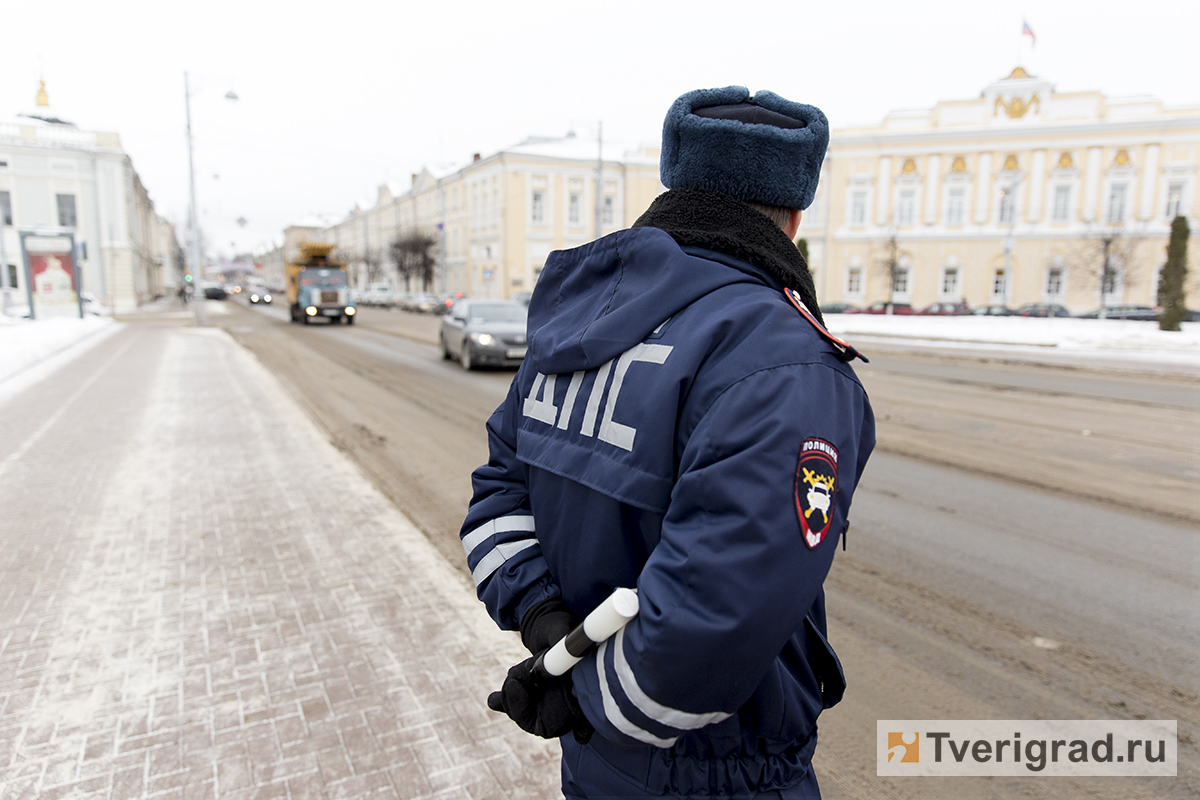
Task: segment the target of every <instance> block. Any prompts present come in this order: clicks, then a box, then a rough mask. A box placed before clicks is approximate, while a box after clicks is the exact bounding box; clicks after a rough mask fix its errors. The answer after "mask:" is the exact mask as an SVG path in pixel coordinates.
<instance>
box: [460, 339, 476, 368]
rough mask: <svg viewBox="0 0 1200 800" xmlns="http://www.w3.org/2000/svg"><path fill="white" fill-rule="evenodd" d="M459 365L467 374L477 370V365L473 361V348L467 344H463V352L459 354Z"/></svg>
mask: <svg viewBox="0 0 1200 800" xmlns="http://www.w3.org/2000/svg"><path fill="white" fill-rule="evenodd" d="M458 363H459V364H462V368H463V369H465V370H466V371H467V372H470V371H471V370H473V369H475V363H474V362H473V361H471V348H470V347H469V346H467V343H466V342H463V348H462V352H460V353H459V354H458Z"/></svg>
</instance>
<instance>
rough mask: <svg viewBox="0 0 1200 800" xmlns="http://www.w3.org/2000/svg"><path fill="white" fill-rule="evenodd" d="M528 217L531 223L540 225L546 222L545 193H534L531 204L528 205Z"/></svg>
mask: <svg viewBox="0 0 1200 800" xmlns="http://www.w3.org/2000/svg"><path fill="white" fill-rule="evenodd" d="M529 217H530V219H531V220H533V222H535V223H537V224H539V225H540V224H542V223H544V222H545V221H546V193H545V192H542V191H535V192H534V193H533V202H532V203H531V204H530V212H529Z"/></svg>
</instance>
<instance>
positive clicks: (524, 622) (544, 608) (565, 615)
mask: <svg viewBox="0 0 1200 800" xmlns="http://www.w3.org/2000/svg"><path fill="white" fill-rule="evenodd" d="M581 622H583V620H582V619H580V618H579V617H577V616H576V615H575V614H573V613H571V610H570V609H568V608H567V606H566V604H565V603H563V601H562V598H561V597H551V598H550V599H548V600H543V601H542V602H540V603H538V604H537V605H535V606H534V607H533V608H531V609H529V610H528V611H526V612H525V616H523V617H522V618H521V643H522V644H524V645H525V647H526V648H527V649H528V650H529V652H531V653H535V654H536V653H540V652H542V651H543V650H546V649H549V648H550V647H551V646H552V645H555V644H557V643H558V640H559V639H561V638H563V637H564V636H566V635H567V634H568V633H570V632H571V631H573V630H574V629H575V626H577V625H578V624H579V623H581Z"/></svg>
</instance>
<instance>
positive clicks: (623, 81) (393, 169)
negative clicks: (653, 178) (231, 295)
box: [0, 0, 1200, 252]
mask: <svg viewBox="0 0 1200 800" xmlns="http://www.w3.org/2000/svg"><path fill="white" fill-rule="evenodd" d="M1022 19H1026V20H1028V22H1029V25H1030V27H1031V28H1032V29H1033V31H1034V33H1035V35H1036V36H1037V42H1036V47H1035V48H1034V49H1033V50H1032V52H1031V51H1030V48H1029V44H1030V40H1029V37H1022V36H1021V23H1022ZM0 26H2V27H0V59H2V61H0V63H3V69H2V70H0V115H4V116H11V115H12V114H15V113H18V112H20V111H24V110H28V109H30V108H32V107H33V104H34V96H35V94H36V91H37V81H38V80H39V79H44V80H45V81H46V88H47V91H48V92H49V95H50V101H51V106H52V108H53V109H54V111H55V112H56V113H58V114H59V115H60V116H62V117H63V118H66V119H69V120H71V121H73V122H75V123H77V124H78V125H80V126H81V127H84V128H89V129H95V130H111V131H116V132H117V133H119V134H120V136H121V140H122V142H123V143H124V146H125V149H126V150H127V151H128V152H129V153H130V155H131V156H132V158H133V163H134V167H135V169H137V171H138V173H139V174H140V175H141V177H142V180H143V182H144V184H145V185H146V187H147V188H148V189H149V191H150V193H151V196H152V197H153V198H154V201H155V203H156V206H157V208H158V209H159V211H160V213H162V214H163V215H164V216H166V217H167V218H169V219H172V220H174V221H176V222H178V223H180V228H179V234H180V237H181V240H182V238H183V236H184V230H183V225H182V223H183V221H184V220H185V219H186V215H187V149H186V140H185V136H184V132H185V118H184V89H183V73H184V71H185V70H186V71H188V72H189V73H190V75H191V78H192V81H193V97H192V122H193V133H194V136H195V141H196V172H197V192H198V195H199V205H200V208H201V212H202V217H201V222H202V225H203V227H204V228H205V230H206V232H207V233H208V234H209V238H210V241H212V242H213V244H214V246H216V247H219V248H221V249H222V250H225V251H227V252H228V251H230V250H231V249H234V250H254V251H261V250H264V249H266V248H267V247H268V246H269V244H270V243H271V242H276V243H277V242H279V241H280V240H281V239H282V229H283V227H284V226H285V225H287V224H289V223H291V222H294V221H298V220H300V219H301V218H303V217H305V216H309V215H312V214H321V215H325V216H327V217H328V218H329V219H330V220H334V219H340V218H342V217H344V216H345V215H346V213H347V212H348V211H349V210H350V209H351V208H352V207H353V206H354V204H355V202H357V201H364V202H365V201H373V200H374V198H375V193H376V188H377V187H378V185H379V184H380V183H383V182H384V181H387V182H390V183H391V184H392V185H394V186H396V187H398V188H400V189H404V188H407V187H408V185H409V183H410V180H411V178H410V176H411V174H412V173H413V172H417V171H419V170H420V168H421V167H422V166H424V165H430V166H434V165H439V164H446V163H450V162H463V161H465V160H468V159H469V158H470V156H471V154H472V153H475V152H481V153H483V154H485V155H486V154H488V153H491V152H494V151H496V150H497V149H499V148H501V147H504V146H506V145H509V144H514V143H516V142H518V141H520V140H522V139H524V138H525V137H526V136H528V135H531V134H536V135H562V134H564V133H566V132H567V131H568V130H575V131H576V132H577V133H578V134H579V135H580V136H585V135H586V136H594V135H595V130H596V124H597V122H598V121H601V120H602V121H603V124H604V134H605V138H606V139H613V140H626V141H629V142H630V143H637V142H644V143H648V144H654V145H657V143H658V138H659V135H660V132H661V124H662V117H663V114H664V112H665V111H666V109H667V107H668V106H669V105H670V103H671V101H672V100H673V99H674V98H675V97H677V96H678V95H680V94H682V93H683V92H685V91H688V90H690V89H695V88H701V87H709V86H725V85H730V84H741V85H745V86H748V87H750V89H751V90H757V89H771V90H772V91H775V92H777V93H779V94H781V95H783V96H784V97H787V98H788V99H791V100H796V101H800V102H807V103H813V104H815V105H818V106H820V107H821V108H822V109H823V110H824V111H825V113H826V115H827V116H828V117H829V120H830V123H831V125H832V126H833V127H834V128H835V129H836V128H837V127H839V126H844V125H848V124H853V123H862V122H874V121H878V120H879V119H881V118H882V117H883V116H884V115H885V114H886V113H887V112H888V111H890V110H893V109H896V108H914V107H928V106H932V105H933V104H934V103H936V102H937V101H938V100H946V99H957V98H966V97H974V96H977V95H978V93H979V92H980V90H982V89H983V87H984V86H985V85H987V84H988V83H990V82H992V81H994V80H996V79H997V78H1001V77H1003V76H1005V75H1007V74H1008V72H1010V71H1011V70H1012V68H1013V67H1014V66H1016V64H1017V62H1018V61H1020V62H1022V65H1023V66H1026V68H1028V69H1029V70H1030V71H1031V72H1033V73H1034V74H1036V75H1038V76H1039V77H1046V78H1049V79H1050V80H1052V81H1054V83H1055V84H1056V87H1057V89H1058V90H1059V91H1080V90H1091V89H1099V90H1102V91H1104V92H1105V93H1106V94H1109V95H1127V94H1151V95H1154V96H1157V97H1159V98H1160V99H1162V100H1164V101H1165V102H1166V103H1167V104H1169V105H1195V104H1198V103H1200V85H1198V84H1197V82H1196V75H1197V74H1200V73H1198V69H1197V67H1196V65H1195V63H1194V58H1193V54H1194V42H1195V40H1196V35H1197V31H1200V3H1197V2H1193V1H1191V0H1186V1H1185V0H1175V1H1174V2H1163V1H1162V0H1149V1H1148V2H1138V3H1129V2H1109V1H1108V0H1092V1H1091V2H1086V3H1085V2H1042V3H1038V2H1029V1H1028V0H1026V2H1025V3H1024V4H1023V5H1022V4H1013V3H991V4H967V3H962V2H950V1H949V0H911V1H910V2H907V3H897V2H875V1H874V0H869V1H864V2H858V3H839V2H825V3H819V4H815V3H806V2H756V1H755V0H745V1H744V2H731V1H730V0H725V1H724V2H711V1H710V0H692V1H691V2H687V3H685V2H657V1H656V0H609V2H605V3H570V2H561V1H560V2H545V1H543V0H533V1H529V2H525V1H523V0H517V2H509V3H497V2H478V1H476V0H438V1H437V2H423V3H416V2H411V1H407V0H399V2H388V3H383V2H375V3H371V2H359V1H358V0H341V1H340V2H329V3H308V2H293V3H288V4H284V3H261V2H259V3H256V2H247V1H246V0H241V1H240V2H229V1H228V0H206V2H202V3H200V2H187V0H185V1H184V2H176V3H171V2H153V3H151V2H143V3H137V2H131V1H130V0H105V2H100V3H97V2H95V0H88V2H82V1H80V0H71V1H70V2H53V0H36V1H35V2H21V1H20V0H0ZM230 90H232V91H234V92H236V94H237V95H238V97H239V98H240V99H239V100H238V101H237V102H236V103H235V102H231V101H228V100H226V99H225V94H226V93H227V92H228V91H230ZM239 217H242V218H244V219H245V220H247V223H246V225H245V226H244V227H240V226H239V225H237V224H236V222H235V221H236V220H237V219H238V218H239Z"/></svg>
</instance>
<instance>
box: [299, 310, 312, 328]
mask: <svg viewBox="0 0 1200 800" xmlns="http://www.w3.org/2000/svg"><path fill="white" fill-rule="evenodd" d="M300 314H301V316H300V321H301V322H303V323H304V324H305V325H307V324H308V323H309V322H310V321H311V320H312V317H310V316H309V315H308V314H305V313H304V312H303V311H302V312H300Z"/></svg>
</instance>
